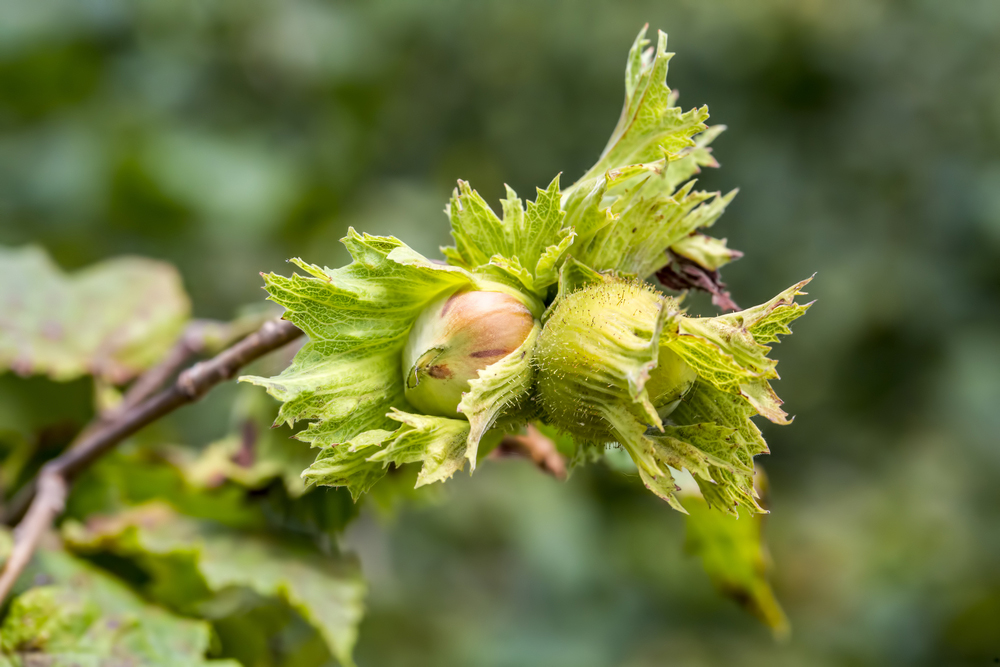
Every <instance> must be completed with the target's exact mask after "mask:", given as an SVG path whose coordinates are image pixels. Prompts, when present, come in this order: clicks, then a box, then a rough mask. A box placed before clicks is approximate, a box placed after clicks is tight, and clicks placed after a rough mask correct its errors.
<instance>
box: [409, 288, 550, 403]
mask: <svg viewBox="0 0 1000 667" xmlns="http://www.w3.org/2000/svg"><path fill="white" fill-rule="evenodd" d="M534 323H535V318H534V317H533V316H532V314H531V311H529V310H528V308H527V307H526V306H525V305H524V304H523V303H522V302H521V301H520V300H518V299H517V298H516V297H514V296H512V295H510V294H507V293H504V292H488V291H481V290H463V291H458V292H455V293H453V294H449V295H446V296H443V297H441V298H439V299H437V300H435V301H433V302H431V303H430V304H428V306H427V307H426V308H425V309H424V310H423V311H422V312H421V314H420V316H419V317H418V318H417V320H416V322H414V324H413V328H412V329H411V330H410V335H409V338H408V339H407V341H406V347H405V348H404V349H403V374H404V377H405V385H404V393H405V395H406V400H407V401H409V403H410V404H411V405H412V406H413V407H415V408H417V409H418V410H420V411H421V412H423V413H424V414H429V415H440V416H444V417H455V416H458V415H459V414H460V413H459V412H458V404H459V403H460V402H461V401H462V394H463V393H464V392H467V391H469V381H470V380H474V379H476V378H477V377H478V376H479V371H481V370H483V369H484V368H486V367H487V366H489V365H490V364H493V363H494V362H497V361H499V360H500V359H503V358H504V357H506V356H507V355H508V354H510V353H511V352H513V351H514V350H516V349H517V348H518V347H519V346H520V345H521V343H523V342H524V341H525V339H526V338H527V337H528V334H529V333H531V329H532V327H533V326H534Z"/></svg>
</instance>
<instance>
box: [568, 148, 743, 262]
mask: <svg viewBox="0 0 1000 667" xmlns="http://www.w3.org/2000/svg"><path fill="white" fill-rule="evenodd" d="M669 164H670V163H669V161H668V160H666V159H664V160H659V161H657V162H654V163H651V164H644V165H635V166H633V167H627V168H624V169H622V170H616V171H611V172H608V174H607V176H604V177H601V178H603V179H604V193H603V196H602V198H601V199H600V200H598V199H597V198H596V197H595V198H593V199H592V200H591V201H590V202H589V206H591V207H594V206H596V207H598V209H599V210H598V211H593V210H591V211H573V214H572V215H571V216H570V217H571V219H574V220H575V219H577V218H585V219H588V220H589V219H600V217H601V215H600V210H604V211H605V213H606V215H607V217H608V221H607V223H606V224H603V226H601V227H600V228H599V229H597V230H595V231H594V232H593V234H590V235H586V234H584V233H582V232H580V231H579V230H577V241H576V243H574V244H573V246H572V248H571V249H570V252H571V253H572V254H573V256H575V257H576V258H577V259H579V260H580V261H581V262H583V263H584V264H586V265H587V266H590V267H591V268H593V269H596V270H598V271H606V270H612V271H617V272H619V273H626V274H630V275H634V276H637V277H639V278H645V277H647V276H649V275H651V274H653V273H655V272H656V271H657V270H659V269H661V268H663V267H664V266H665V265H666V264H667V263H668V261H669V258H668V256H667V254H666V253H667V250H668V249H669V248H671V247H672V246H673V245H674V244H676V243H681V242H683V241H684V240H685V239H687V238H688V237H689V236H690V235H691V234H693V233H694V232H695V231H696V230H698V229H702V228H705V227H710V226H711V225H712V224H714V223H715V221H716V220H717V219H718V218H719V216H721V215H722V213H723V211H725V209H726V206H727V205H728V204H729V202H730V201H731V200H732V198H733V197H734V196H735V195H736V192H735V191H733V192H730V193H729V194H727V195H725V196H723V195H722V194H721V193H718V192H715V193H712V192H705V191H701V190H694V181H688V182H687V183H685V184H684V185H683V186H681V187H680V188H679V189H677V190H674V189H673V187H672V179H670V169H669ZM584 203H585V202H584V201H580V202H579V204H577V201H576V200H575V199H574V198H573V197H572V196H571V197H570V199H569V201H568V203H567V206H568V207H569V206H574V205H579V206H582V205H583V204H584Z"/></svg>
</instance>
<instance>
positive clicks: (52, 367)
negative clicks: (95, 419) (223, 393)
mask: <svg viewBox="0 0 1000 667" xmlns="http://www.w3.org/2000/svg"><path fill="white" fill-rule="evenodd" d="M190 310H191V305H190V303H189V301H188V298H187V295H186V294H185V293H184V289H183V287H182V285H181V279H180V275H179V274H178V273H177V271H176V269H174V268H173V267H172V266H170V265H169V264H165V263H163V262H157V261H153V260H149V259H142V258H138V257H120V258H117V259H111V260H107V261H104V262H101V263H99V264H95V265H93V266H90V267H88V268H86V269H82V270H80V271H77V272H75V273H73V274H66V273H64V272H63V271H61V270H60V269H59V267H58V266H56V265H55V264H54V263H53V262H52V260H51V259H50V258H49V257H48V255H46V254H45V252H44V251H43V250H41V249H40V248H36V247H24V248H17V249H10V248H3V247H0V371H2V370H6V369H8V368H9V369H12V370H14V371H15V372H17V373H19V374H21V375H34V374H46V375H48V376H49V377H51V378H52V379H54V380H58V381H67V380H72V379H75V378H78V377H80V376H82V375H88V374H89V375H93V376H95V377H96V378H99V379H100V380H103V381H105V382H107V383H111V384H122V383H124V382H126V381H128V380H130V379H131V378H133V377H135V376H136V375H137V374H138V373H140V372H141V371H143V370H145V369H146V368H148V367H149V366H151V365H152V364H153V363H155V362H156V361H158V360H159V359H160V358H161V357H162V356H163V355H164V354H165V353H166V351H167V350H168V349H169V348H170V346H171V344H173V342H174V340H175V339H176V338H177V336H178V334H179V333H180V331H181V329H182V328H183V326H184V324H185V322H186V321H187V319H188V316H189V314H190Z"/></svg>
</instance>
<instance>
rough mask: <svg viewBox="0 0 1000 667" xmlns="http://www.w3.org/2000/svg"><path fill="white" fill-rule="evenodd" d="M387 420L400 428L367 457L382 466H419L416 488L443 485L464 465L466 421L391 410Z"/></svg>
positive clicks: (467, 437)
mask: <svg viewBox="0 0 1000 667" xmlns="http://www.w3.org/2000/svg"><path fill="white" fill-rule="evenodd" d="M390 417H391V418H392V419H395V420H396V421H398V422H400V423H401V424H402V426H400V427H399V429H397V430H396V432H395V433H394V434H393V438H392V439H391V440H387V441H386V443H385V448H384V449H382V451H380V452H377V453H375V454H373V455H372V456H370V457H369V458H368V460H369V461H378V462H381V463H382V464H383V465H388V464H389V463H394V464H396V465H404V464H407V463H423V465H422V466H421V468H420V474H419V475H417V486H418V487H420V486H424V485H425V484H432V483H434V482H443V481H444V480H446V479H449V478H450V477H451V476H452V475H454V474H455V473H456V472H458V471H459V470H461V469H462V468H463V467H464V466H465V454H466V451H467V448H468V441H469V422H467V421H466V420H464V419H448V418H447V417H429V416H427V415H415V414H408V413H406V412H400V411H398V410H394V411H393V412H392V413H391V414H390Z"/></svg>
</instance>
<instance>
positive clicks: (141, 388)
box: [0, 313, 273, 525]
mask: <svg viewBox="0 0 1000 667" xmlns="http://www.w3.org/2000/svg"><path fill="white" fill-rule="evenodd" d="M272 317H273V315H272V314H270V313H255V314H251V315H247V316H244V317H240V318H237V319H236V320H233V321H232V322H218V321H215V320H193V321H192V322H190V323H189V324H188V325H187V327H185V329H184V331H183V333H181V335H180V337H179V338H178V339H177V342H175V343H174V345H173V346H172V347H171V348H170V350H169V351H167V354H166V355H164V357H163V359H162V360H161V361H160V362H159V363H157V364H156V365H155V366H153V367H152V368H150V369H148V370H147V371H146V372H144V373H143V374H142V375H140V376H139V377H138V378H137V379H136V380H135V382H133V383H132V385H131V386H130V387H129V388H128V390H127V391H126V392H125V395H124V396H123V397H122V401H121V403H119V404H118V405H116V406H115V407H113V408H111V409H109V410H105V411H104V412H103V413H101V414H100V415H99V416H98V417H96V418H95V419H93V420H92V421H91V422H90V423H89V424H87V426H85V427H84V428H83V430H82V431H80V433H79V434H77V436H76V437H75V438H74V439H73V442H71V443H70V445H69V449H73V448H75V447H79V446H80V444H81V443H82V442H84V441H85V440H86V439H87V438H89V437H90V436H92V435H93V434H94V433H97V432H99V431H101V430H102V429H105V428H107V427H108V426H109V425H111V424H112V423H114V422H116V421H117V420H118V419H120V418H121V417H122V415H124V414H126V413H127V412H128V410H129V409H131V408H134V407H135V406H136V405H138V404H139V403H141V402H142V401H144V400H146V399H147V398H149V397H150V396H152V395H153V394H154V393H155V392H156V390H157V389H159V388H160V387H161V386H163V385H164V384H165V383H166V382H167V381H168V380H170V379H171V378H172V377H173V376H174V375H176V374H177V373H178V372H179V371H180V370H181V369H182V368H183V367H184V365H185V364H187V363H188V361H190V360H191V359H192V358H193V357H195V356H198V355H203V354H215V353H217V352H219V351H221V350H223V349H225V348H227V347H229V346H230V345H232V344H233V343H235V342H236V341H238V340H240V339H242V338H244V337H246V336H248V335H249V334H251V333H253V332H254V331H256V330H257V329H259V328H260V327H261V326H262V325H263V324H264V323H265V322H266V321H268V320H269V319H272ZM38 481H39V480H38V478H35V479H33V480H31V481H30V482H28V483H27V484H25V485H24V486H23V487H22V488H21V489H20V490H18V492H17V493H16V494H15V495H14V498H13V499H11V501H10V503H9V504H8V507H6V508H5V509H4V510H3V511H2V512H0V515H2V522H3V523H4V524H6V525H12V524H14V523H17V522H18V521H20V520H21V519H22V518H23V517H24V514H25V512H27V510H28V506H29V505H30V504H31V501H32V500H33V499H34V497H35V491H36V487H37V484H38Z"/></svg>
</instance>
